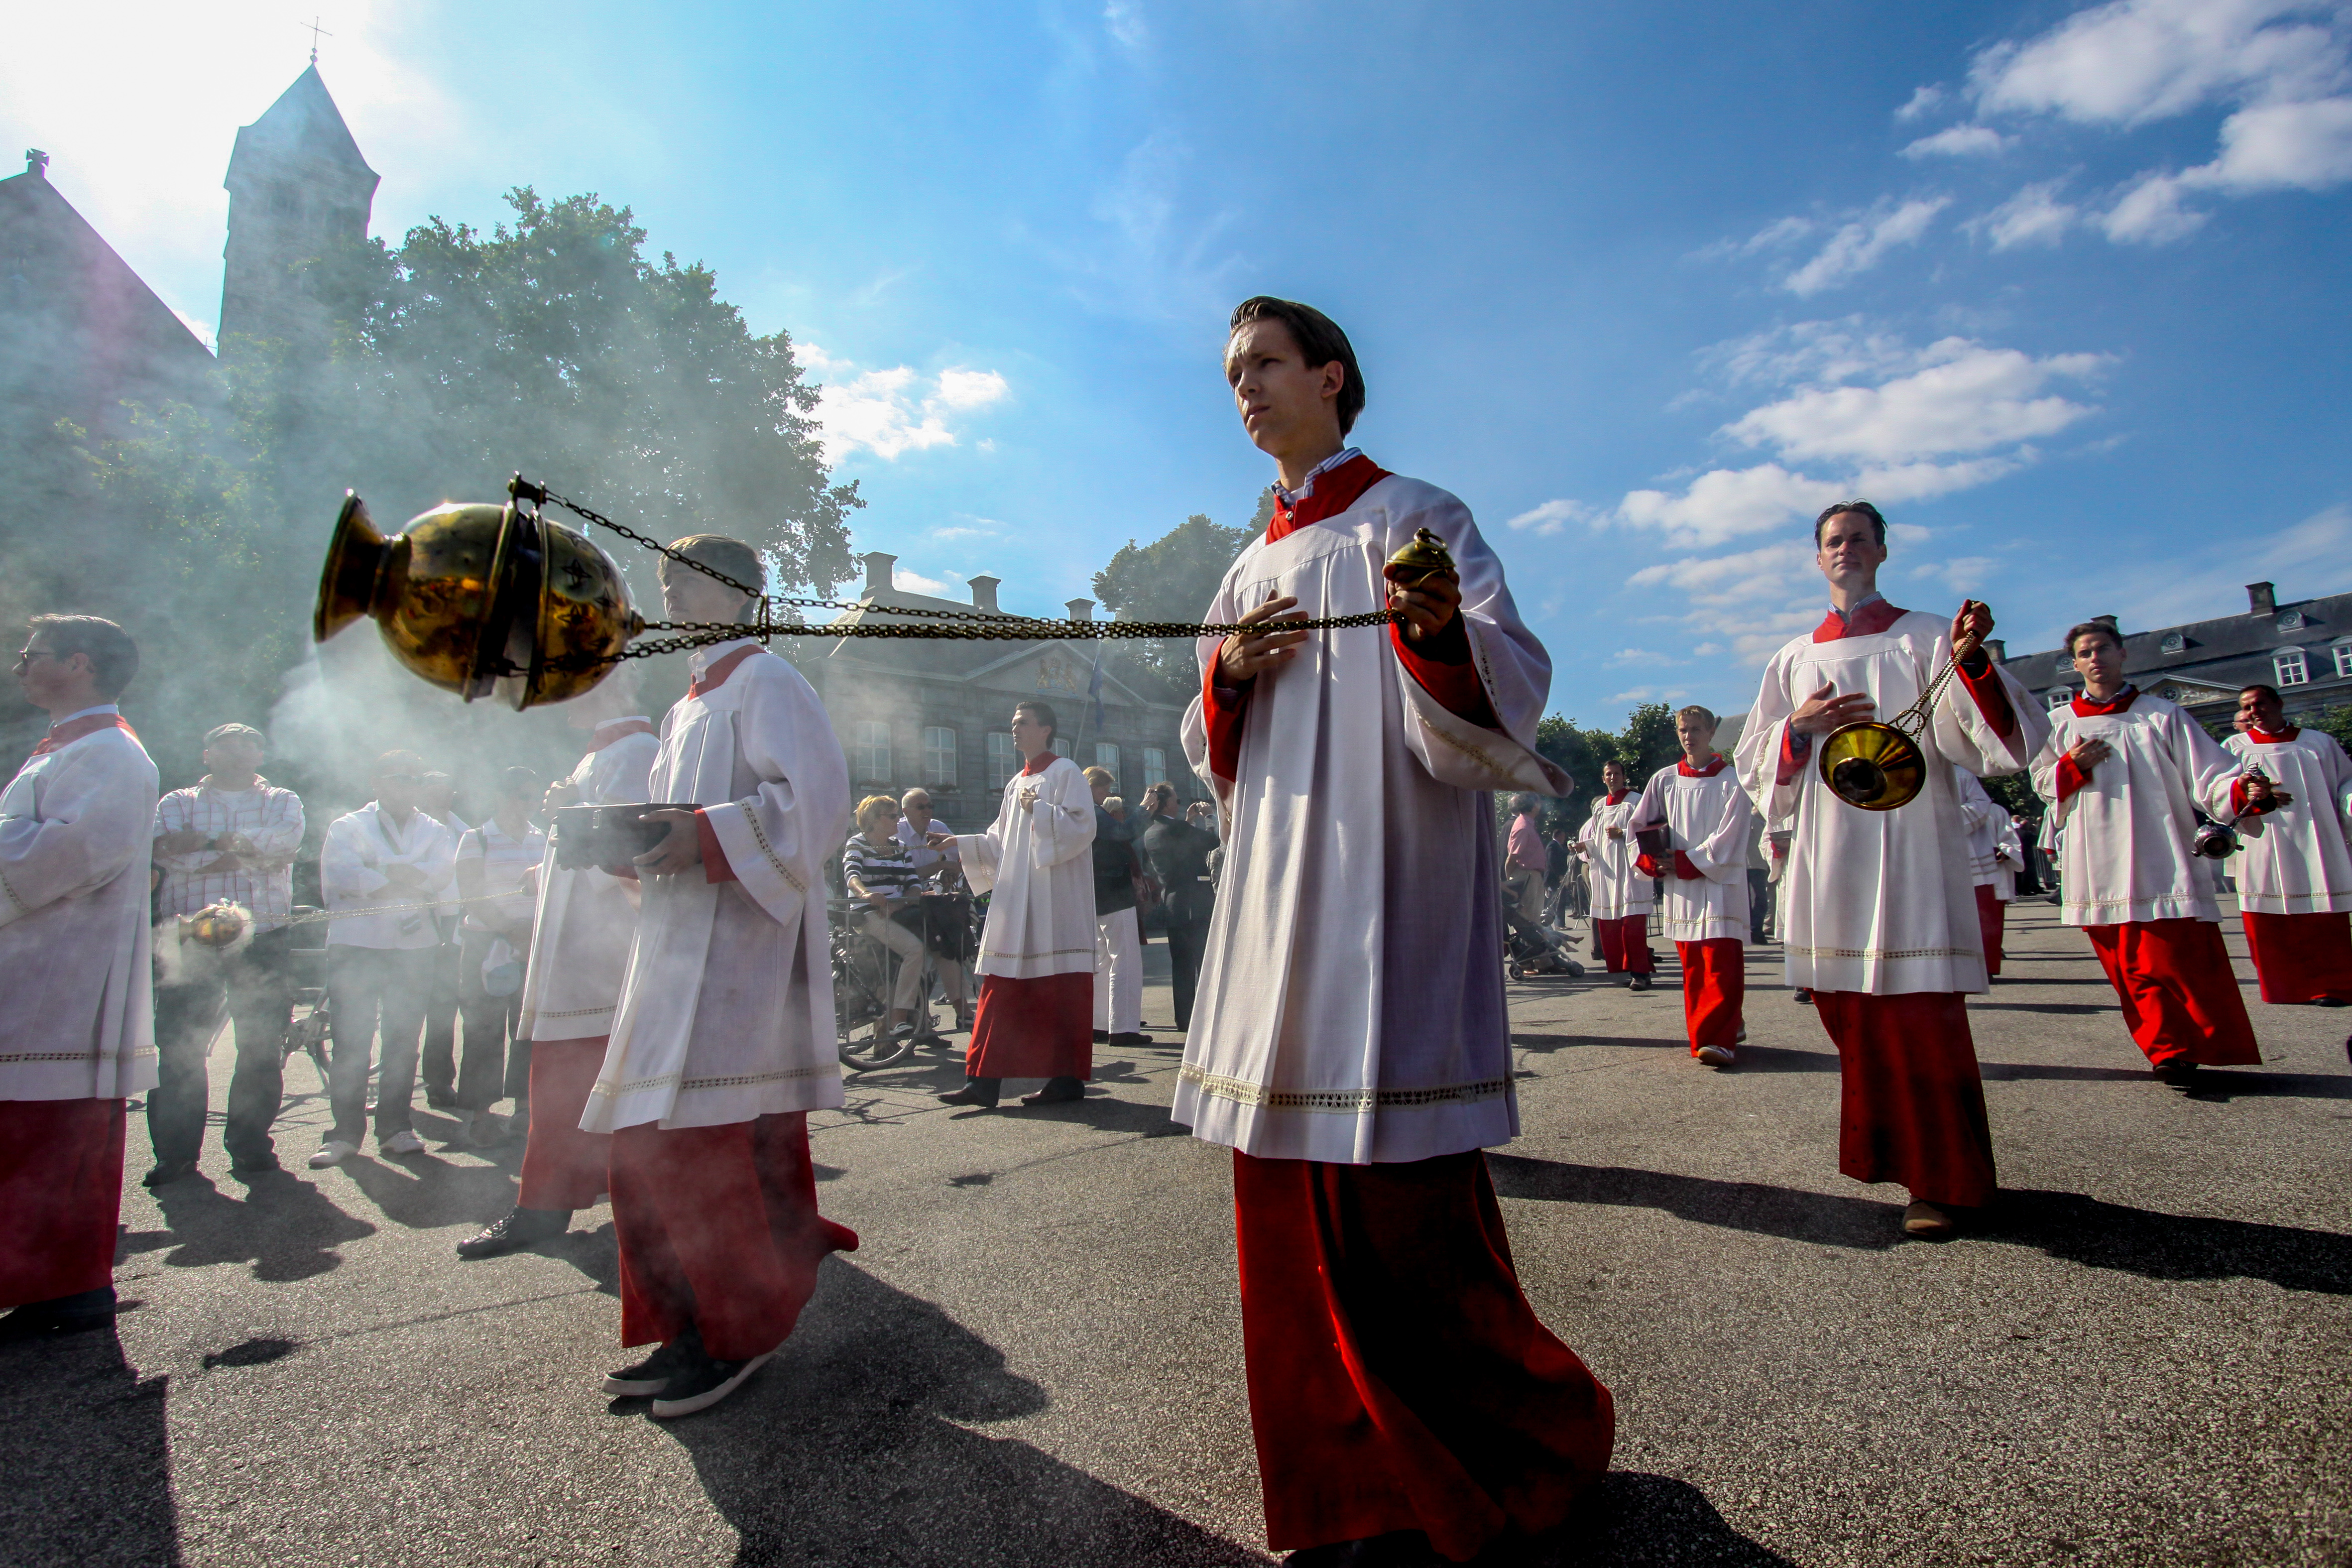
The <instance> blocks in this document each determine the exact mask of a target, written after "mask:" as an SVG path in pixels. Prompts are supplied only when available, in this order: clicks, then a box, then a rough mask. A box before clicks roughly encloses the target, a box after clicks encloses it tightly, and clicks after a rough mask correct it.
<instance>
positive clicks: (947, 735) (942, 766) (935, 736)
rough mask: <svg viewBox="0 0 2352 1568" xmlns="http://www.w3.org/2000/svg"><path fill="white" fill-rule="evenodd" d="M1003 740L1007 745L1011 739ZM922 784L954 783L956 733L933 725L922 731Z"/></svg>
mask: <svg viewBox="0 0 2352 1568" xmlns="http://www.w3.org/2000/svg"><path fill="white" fill-rule="evenodd" d="M1004 739H1005V741H1006V742H1008V743H1009V742H1011V741H1012V739H1013V737H1012V736H1010V735H1007V736H1005V737H1004ZM923 782H924V783H925V784H954V783H955V782H956V732H955V731H953V730H950V729H948V728H947V727H945V726H944V725H938V724H934V725H932V726H930V727H929V728H928V729H926V730H925V731H923Z"/></svg>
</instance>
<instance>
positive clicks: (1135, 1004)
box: [1086, 768, 1151, 1046]
mask: <svg viewBox="0 0 2352 1568" xmlns="http://www.w3.org/2000/svg"><path fill="white" fill-rule="evenodd" d="M1086 774H1087V788H1088V789H1090V790H1092V791H1093V792H1094V797H1095V842H1094V857H1095V931H1096V932H1097V935H1096V939H1095V1039H1096V1041H1097V1043H1108V1044H1110V1045H1114V1046H1148V1045H1150V1043H1151V1037H1150V1036H1149V1035H1147V1034H1145V1033H1144V1032H1143V929H1142V927H1141V926H1140V925H1139V924H1138V923H1137V920H1136V912H1135V872H1136V857H1135V845H1134V843H1133V842H1132V840H1133V838H1134V837H1135V829H1134V828H1133V827H1130V826H1128V824H1127V822H1126V820H1125V817H1126V812H1127V806H1126V804H1125V803H1124V802H1121V803H1120V804H1119V809H1118V810H1117V811H1112V810H1111V809H1110V803H1111V801H1112V800H1113V798H1114V797H1113V796H1112V795H1111V793H1110V792H1111V791H1112V790H1114V789H1116V788H1118V780H1116V779H1114V778H1112V777H1111V775H1110V770H1109V769H1108V768H1088V769H1087V770H1086ZM1138 826H1140V825H1138Z"/></svg>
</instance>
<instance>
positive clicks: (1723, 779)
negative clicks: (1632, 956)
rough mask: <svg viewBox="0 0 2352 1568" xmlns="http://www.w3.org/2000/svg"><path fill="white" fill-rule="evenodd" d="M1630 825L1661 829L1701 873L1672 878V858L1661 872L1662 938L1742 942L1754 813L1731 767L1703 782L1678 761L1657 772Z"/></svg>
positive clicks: (1724, 768)
mask: <svg viewBox="0 0 2352 1568" xmlns="http://www.w3.org/2000/svg"><path fill="white" fill-rule="evenodd" d="M1634 820H1635V821H1636V822H1638V823H1639V824H1640V825H1641V826H1643V827H1652V826H1658V825H1659V824H1662V823H1663V824H1664V826H1665V827H1666V829H1667V831H1668V833H1669V835H1670V836H1671V837H1670V842H1671V844H1672V846H1673V847H1674V848H1675V849H1678V850H1680V851H1682V853H1683V855H1684V857H1685V858H1687V859H1688V860H1689V861H1690V863H1691V865H1692V866H1693V867H1695V868H1696V869H1697V870H1698V873H1699V874H1698V876H1696V877H1695V878H1694V877H1680V876H1677V875H1675V866H1674V864H1673V861H1672V858H1671V857H1670V858H1668V861H1667V863H1666V865H1664V867H1663V868H1661V869H1663V870H1664V873H1665V875H1664V878H1663V879H1662V884H1663V889H1664V898H1663V899H1661V900H1660V901H1659V905H1660V907H1659V911H1658V912H1659V915H1660V917H1661V918H1660V922H1659V923H1660V924H1661V925H1663V926H1664V929H1665V933H1666V936H1667V938H1668V939H1669V940H1670V941H1674V942H1712V941H1715V940H1717V938H1721V937H1731V938H1733V939H1735V940H1737V941H1738V942H1746V941H1747V940H1748V931H1749V926H1748V843H1749V841H1750V840H1751V839H1752V838H1753V837H1755V835H1756V807H1755V805H1753V804H1752V803H1751V802H1750V801H1749V800H1748V792H1747V791H1746V790H1744V789H1742V788H1740V785H1739V775H1738V773H1736V772H1734V771H1733V770H1732V768H1731V766H1730V764H1729V763H1726V764H1725V765H1724V766H1722V767H1720V768H1718V769H1717V770H1716V772H1715V773H1713V774H1711V775H1709V776H1706V777H1699V776H1696V775H1695V774H1690V773H1684V772H1683V764H1682V763H1680V762H1676V763H1674V764H1672V765H1671V766H1668V767H1663V768H1660V769H1659V770H1658V771H1657V772H1656V773H1653V774H1651V775H1650V782H1649V783H1648V784H1645V785H1644V786H1643V790H1642V798H1641V801H1640V803H1639V805H1638V808H1637V809H1636V811H1635V813H1634ZM1628 838H1629V841H1630V838H1631V835H1630V834H1629V835H1628ZM1637 875H1638V873H1637ZM1643 880H1644V881H1646V880H1647V879H1646V878H1644V879H1643Z"/></svg>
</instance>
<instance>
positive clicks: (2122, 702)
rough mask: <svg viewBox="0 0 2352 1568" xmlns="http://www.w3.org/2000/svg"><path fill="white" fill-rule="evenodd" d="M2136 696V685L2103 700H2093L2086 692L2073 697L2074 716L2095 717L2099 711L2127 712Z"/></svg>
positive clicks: (2082, 717)
mask: <svg viewBox="0 0 2352 1568" xmlns="http://www.w3.org/2000/svg"><path fill="white" fill-rule="evenodd" d="M2138 697H2139V688H2138V687H2137V686H2126V687H2125V688H2124V689H2122V690H2121V691H2118V692H2116V694H2115V696H2114V697H2112V698H2110V699H2109V700H2106V701H2105V702H2099V701H2095V700H2093V699H2092V698H2091V696H2090V695H2089V694H2088V693H2087V692H2086V693H2084V694H2082V695H2080V696H2077V697H2076V698H2075V699H2074V717H2075V718H2077V719H2091V718H2095V717H2096V716H2098V715H2099V714H2101V713H2123V712H2127V711H2129V710H2130V709H2131V705H2132V703H2133V702H2134V701H2135V700H2137V698H2138Z"/></svg>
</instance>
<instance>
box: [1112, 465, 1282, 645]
mask: <svg viewBox="0 0 2352 1568" xmlns="http://www.w3.org/2000/svg"><path fill="white" fill-rule="evenodd" d="M1272 515H1273V502H1272V500H1271V492H1268V499H1266V500H1264V501H1262V502H1261V504H1260V507H1259V515H1258V516H1257V517H1256V518H1255V519H1253V520H1252V521H1251V524H1250V526H1248V527H1246V528H1225V527H1222V526H1220V525H1219V524H1217V523H1214V522H1212V521H1209V519H1208V518H1207V517H1206V516H1205V515H1203V514H1202V513H1200V512H1195V513H1193V514H1192V516H1191V517H1188V518H1186V519H1185V520H1184V521H1182V522H1180V523H1178V524H1177V525H1176V526H1175V527H1174V528H1171V529H1170V530H1169V531H1167V532H1165V533H1163V534H1161V535H1160V537H1159V538H1157V539H1155V540H1153V541H1152V542H1150V543H1149V544H1138V543H1137V542H1135V541H1134V540H1132V539H1130V540H1129V541H1128V542H1126V543H1125V544H1124V545H1121V546H1120V547H1119V549H1118V553H1116V554H1114V555H1113V556H1112V557H1111V558H1110V563H1109V564H1108V565H1107V566H1105V567H1104V568H1103V569H1102V570H1101V571H1099V572H1097V573H1096V574H1095V579H1094V584H1095V597H1096V598H1097V600H1098V601H1100V602H1101V604H1102V605H1103V607H1104V608H1105V609H1107V610H1109V611H1111V612H1112V613H1113V614H1115V615H1117V616H1118V618H1119V619H1121V620H1123V621H1197V620H1199V619H1200V618H1201V616H1202V613H1203V612H1205V611H1206V610H1207V609H1208V607H1209V601H1210V600H1212V599H1213V598H1214V597H1216V594H1217V585H1218V584H1220V583H1222V582H1223V581H1224V576H1225V569H1226V568H1227V567H1229V566H1231V565H1232V564H1233V563H1234V560H1235V559H1236V558H1237V557H1238V556H1239V555H1240V554H1241V552H1242V550H1243V548H1244V546H1246V545H1247V544H1248V543H1249V542H1250V541H1251V540H1253V539H1255V538H1256V537H1257V536H1258V534H1259V533H1260V532H1261V531H1263V530H1264V528H1265V519H1266V518H1267V517H1270V516H1272ZM1121 651H1122V652H1123V653H1124V654H1125V655H1126V664H1127V668H1129V669H1130V670H1140V671H1142V672H1143V673H1144V674H1145V675H1146V676H1147V677H1148V678H1149V679H1153V680H1156V681H1158V682H1159V683H1160V684H1161V685H1162V686H1163V687H1165V688H1167V689H1170V690H1171V691H1187V690H1190V689H1192V687H1193V686H1194V685H1196V684H1197V683H1198V682H1199V680H1200V676H1199V673H1198V668H1199V667H1198V665H1197V663H1196V660H1195V655H1194V652H1193V647H1192V644H1191V643H1188V642H1174V641H1170V642H1158V641H1155V642H1137V643H1129V644H1126V645H1123V647H1122V649H1121Z"/></svg>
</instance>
